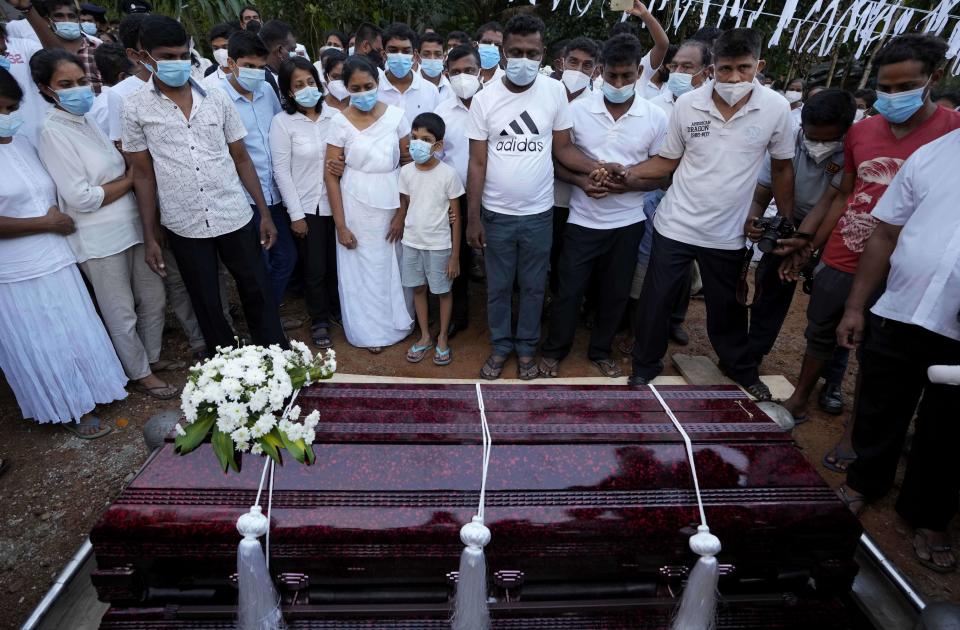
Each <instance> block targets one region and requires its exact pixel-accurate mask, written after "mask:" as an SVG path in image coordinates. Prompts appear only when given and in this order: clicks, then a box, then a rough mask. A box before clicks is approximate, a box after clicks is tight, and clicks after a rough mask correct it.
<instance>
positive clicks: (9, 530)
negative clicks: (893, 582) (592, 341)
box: [0, 283, 960, 628]
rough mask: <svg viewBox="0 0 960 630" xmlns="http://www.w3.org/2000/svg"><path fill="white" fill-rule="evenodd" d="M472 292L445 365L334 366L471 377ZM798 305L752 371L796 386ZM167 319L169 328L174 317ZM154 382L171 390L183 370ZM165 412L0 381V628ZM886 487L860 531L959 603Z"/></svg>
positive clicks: (47, 575) (15, 615)
mask: <svg viewBox="0 0 960 630" xmlns="http://www.w3.org/2000/svg"><path fill="white" fill-rule="evenodd" d="M471 289H472V293H473V295H472V296H471V297H472V305H473V307H474V308H473V312H472V317H471V323H470V328H468V329H467V330H466V331H463V332H461V333H460V334H459V335H457V337H456V338H455V339H454V340H453V341H452V342H451V347H452V348H453V352H454V360H453V363H452V364H451V365H449V366H447V367H437V366H435V365H433V363H432V362H431V361H430V360H429V359H428V360H425V361H424V362H423V363H421V364H418V365H411V364H409V363H407V361H406V360H405V359H404V354H405V352H406V349H407V347H408V346H409V345H410V343H411V342H412V341H413V339H412V338H408V339H407V340H405V341H404V342H403V343H400V344H398V345H396V346H394V347H391V348H388V349H386V350H385V351H384V352H383V353H382V354H380V355H373V354H370V353H369V352H367V351H365V350H360V349H357V348H353V347H351V346H350V345H349V344H347V342H346V340H345V339H344V336H343V331H342V330H341V329H339V328H334V329H333V331H332V332H333V339H334V344H335V347H336V349H337V351H338V353H337V361H338V368H339V370H340V371H341V372H346V373H351V374H369V375H379V376H404V377H432V378H441V377H443V378H475V377H476V376H477V371H478V370H479V369H480V366H481V365H482V363H483V361H484V359H485V358H486V356H487V354H488V351H489V345H488V338H487V333H486V326H485V325H484V322H485V317H486V315H485V312H484V309H483V304H482V303H483V302H484V300H483V290H482V285H480V284H476V283H472V287H471ZM806 307H807V297H806V296H805V295H802V294H800V293H798V295H797V299H795V300H794V303H793V307H792V309H791V312H790V315H789V317H788V318H787V321H786V324H785V325H784V327H783V331H782V332H781V334H780V338H779V339H778V341H777V344H776V346H775V347H774V349H773V352H772V353H771V354H770V356H768V357H767V360H766V362H765V363H764V365H763V367H762V373H764V374H783V375H785V376H786V377H787V378H789V379H791V380H795V378H796V375H797V373H798V372H799V368H800V361H801V359H802V356H803V349H804V338H803V330H804V327H805V326H806V318H805V313H806ZM282 312H283V314H284V315H285V316H294V317H300V318H304V319H306V313H305V312H304V310H303V306H302V301H301V300H290V304H289V305H288V306H285V307H284V308H283V311H282ZM168 321H169V322H172V321H173V318H172V317H170V318H168ZM170 326H173V324H172V323H171V324H170ZM686 327H687V330H688V331H689V333H690V345H689V346H688V347H685V348H680V347H678V346H674V345H673V344H671V347H670V350H669V352H674V351H676V352H683V353H687V354H703V355H707V356H709V357H711V358H712V359H713V360H714V361H715V360H716V355H715V354H714V353H713V350H712V348H711V346H710V343H709V341H708V339H707V335H706V324H705V319H704V306H703V302H702V301H699V300H692V302H691V305H690V311H689V314H688V318H687V323H686ZM293 336H294V337H296V338H298V339H301V340H303V341H307V342H309V330H308V327H307V326H305V327H304V328H302V329H301V330H298V331H295V332H294V333H293ZM588 337H589V332H588V331H587V330H585V329H582V328H581V329H580V330H579V331H578V334H577V339H576V343H575V345H574V348H573V352H572V353H571V355H570V357H569V358H568V359H567V360H565V361H564V362H563V363H562V364H561V376H571V377H584V376H600V374H599V372H598V371H597V369H596V368H595V367H594V366H593V365H592V364H591V363H590V362H589V361H588V360H587V359H586V345H587V339H588ZM165 339H166V344H165V347H164V352H163V356H164V358H169V359H173V358H181V359H187V358H188V352H187V347H186V342H185V339H184V337H183V335H182V333H181V332H180V331H179V329H175V328H171V329H170V330H169V331H168V334H167V336H166V337H165ZM617 358H618V359H619V360H620V362H621V367H622V368H623V370H624V372H627V373H628V372H629V369H630V362H629V360H628V358H627V357H623V356H621V355H619V353H617ZM666 363H667V364H668V367H667V368H666V370H665V372H664V373H665V374H676V371H675V370H674V369H673V368H672V366H670V365H669V364H670V362H669V360H667V361H666ZM856 369H857V366H856V362H855V360H852V361H851V366H850V370H849V371H848V375H847V379H846V383H845V391H846V397H847V408H848V409H849V407H850V405H851V403H852V401H851V395H852V392H853V374H855V373H856ZM515 375H516V364H515V361H514V360H511V361H510V362H509V363H508V364H507V366H506V369H505V371H504V376H506V377H511V378H513V377H515ZM161 376H162V377H164V378H168V379H170V380H171V382H174V383H177V384H182V383H183V382H184V379H185V377H186V372H185V371H181V372H179V373H173V374H161ZM176 406H177V404H176V403H173V404H171V402H170V401H167V402H160V401H155V400H153V399H151V398H148V397H146V396H144V395H141V394H135V393H131V394H130V395H129V396H128V397H127V398H126V400H123V401H120V402H116V403H113V404H111V405H108V406H105V407H103V408H102V409H101V410H100V416H101V417H102V418H103V420H105V421H106V422H109V423H110V424H112V425H113V426H114V427H116V429H115V431H114V432H113V433H112V434H111V435H109V436H107V437H105V438H102V439H99V440H92V441H90V440H81V439H79V438H77V437H74V436H72V435H71V434H69V433H67V432H66V431H64V430H63V429H62V428H60V427H57V426H55V425H49V424H47V425H38V424H36V423H35V422H32V421H26V420H23V419H22V418H21V416H20V413H19V409H18V407H17V404H16V400H15V399H14V397H13V394H12V392H11V391H10V389H9V388H8V387H7V385H6V383H5V382H4V381H3V380H2V379H0V457H3V458H5V459H7V460H8V461H9V462H10V469H9V470H8V471H7V472H6V473H4V474H3V475H2V476H0V497H2V501H3V504H4V509H3V511H2V512H0V611H3V612H2V613H0V628H14V627H18V626H19V625H20V623H22V622H23V620H25V619H26V617H27V615H28V614H29V613H30V611H31V610H32V609H33V607H34V606H36V604H37V603H38V602H39V601H40V599H41V598H42V597H43V594H44V593H45V592H46V591H47V589H49V587H50V585H51V584H52V582H53V580H54V578H55V577H56V575H57V573H58V572H59V571H60V569H61V568H62V567H63V565H64V564H65V563H66V562H67V561H68V560H69V558H70V557H71V555H72V554H73V553H74V552H75V551H76V549H77V547H78V546H79V545H80V544H81V543H82V542H83V539H84V537H85V536H86V535H87V532H89V530H90V529H91V527H92V526H93V524H94V523H95V522H96V520H97V518H98V517H99V516H100V514H101V513H102V512H103V510H104V509H105V508H106V507H107V506H108V505H109V504H110V502H111V501H112V500H113V499H114V498H115V497H116V496H117V494H119V492H120V490H121V488H122V487H123V485H124V483H126V482H128V481H129V480H130V479H132V478H133V475H134V474H135V472H136V471H137V470H138V468H139V467H140V466H141V464H142V463H143V461H144V460H145V459H146V456H147V450H146V448H145V446H144V442H143V437H142V429H143V425H144V423H145V422H146V421H147V419H149V418H150V417H151V415H153V414H155V413H157V412H159V411H163V410H165V409H170V408H175V407H176ZM811 410H812V411H811V414H810V415H811V419H810V421H809V422H807V423H806V424H803V425H801V426H799V427H798V428H797V429H796V430H795V431H794V436H795V438H796V440H797V442H798V444H799V445H800V447H801V448H802V449H803V451H804V454H805V455H806V456H807V458H808V459H809V460H810V462H811V464H812V465H813V466H814V468H816V469H817V470H818V471H819V472H820V473H821V474H822V475H823V477H824V478H825V479H826V480H827V481H828V482H829V483H830V484H831V485H833V486H838V485H839V484H840V483H841V482H842V481H843V477H842V476H841V475H838V474H835V473H832V472H830V471H828V470H826V469H825V468H824V467H823V465H822V463H821V459H822V458H823V455H824V454H825V453H826V452H827V451H828V450H829V449H830V448H831V447H832V446H833V444H834V443H835V441H836V440H837V438H838V437H839V436H840V433H841V430H842V426H841V423H842V421H843V419H844V418H846V417H847V415H848V414H845V415H844V416H842V417H834V416H828V415H826V414H823V413H821V412H820V411H819V410H818V409H817V408H816V404H814V405H812V407H811ZM901 469H902V466H901ZM901 475H902V470H901ZM898 483H899V477H898ZM897 490H898V488H897V489H895V490H894V492H893V493H891V496H889V497H888V498H886V499H884V500H883V501H880V502H878V503H876V504H874V505H873V506H871V507H870V508H869V509H868V510H867V511H866V513H865V514H864V515H863V523H864V525H865V527H866V528H867V530H868V531H869V532H870V534H871V535H872V536H873V537H874V538H875V539H876V540H877V542H878V544H879V545H880V547H881V548H882V549H883V551H884V552H885V553H886V554H887V555H888V557H889V558H890V559H891V560H892V561H893V562H894V563H895V564H896V565H897V566H898V567H899V568H900V569H901V571H903V573H904V574H905V575H907V577H908V578H909V579H910V580H911V581H912V582H913V584H914V585H915V587H916V588H917V589H918V590H919V591H920V592H921V593H923V595H924V596H925V597H926V598H927V599H928V600H929V601H938V600H950V601H960V573H953V574H950V575H946V576H941V575H938V574H935V573H933V572H931V571H929V570H927V569H925V568H923V567H921V566H920V565H919V564H918V563H917V562H916V561H915V560H914V554H913V549H912V546H911V543H910V530H909V528H908V527H907V526H906V525H905V524H904V523H903V521H902V520H900V518H899V517H898V516H897V515H896V513H895V512H894V510H893V503H894V500H895V498H896V492H897ZM952 535H953V540H954V541H955V543H960V519H954V523H953V527H952Z"/></svg>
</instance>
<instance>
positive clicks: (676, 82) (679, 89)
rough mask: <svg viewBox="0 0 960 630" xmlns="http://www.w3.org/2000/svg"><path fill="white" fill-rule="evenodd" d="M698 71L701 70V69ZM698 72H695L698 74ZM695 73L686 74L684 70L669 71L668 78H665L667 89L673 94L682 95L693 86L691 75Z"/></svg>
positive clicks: (693, 75)
mask: <svg viewBox="0 0 960 630" xmlns="http://www.w3.org/2000/svg"><path fill="white" fill-rule="evenodd" d="M700 72H703V70H701V71H700ZM700 72H698V73H697V74H700ZM697 74H686V73H685V72H671V73H670V78H669V79H667V89H669V90H670V92H671V93H672V94H673V95H674V96H683V95H684V94H686V93H687V92H689V91H691V90H693V89H694V87H693V77H695V76H697Z"/></svg>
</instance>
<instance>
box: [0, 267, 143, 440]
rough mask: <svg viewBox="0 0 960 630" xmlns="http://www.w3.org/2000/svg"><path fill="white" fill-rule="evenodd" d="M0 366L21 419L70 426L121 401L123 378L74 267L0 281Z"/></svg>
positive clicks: (114, 352) (107, 338) (105, 334)
mask: <svg viewBox="0 0 960 630" xmlns="http://www.w3.org/2000/svg"><path fill="white" fill-rule="evenodd" d="M0 368H2V369H3V373H4V375H5V376H6V379H7V382H8V383H10V387H11V389H13V393H14V394H15V395H16V397H17V403H18V404H19V405H20V412H21V413H22V414H23V417H24V418H33V419H34V420H36V421H38V422H40V423H47V422H55V423H59V422H73V421H74V420H78V419H79V418H81V417H82V416H83V415H84V414H86V413H89V412H90V411H93V408H94V407H95V406H96V405H97V404H101V403H109V402H113V401H115V400H122V399H124V398H126V396H127V392H126V391H125V390H124V388H123V387H124V385H126V383H127V377H126V375H125V374H124V373H123V368H122V367H121V366H120V361H119V360H118V359H117V353H116V351H114V349H113V344H111V343H110V337H108V336H107V333H106V331H105V330H104V329H103V323H102V322H101V321H100V318H99V317H97V313H96V311H95V310H94V308H93V302H91V300H90V294H89V293H88V292H87V287H86V286H85V285H84V284H83V280H82V279H81V278H80V272H79V271H78V270H77V266H76V265H69V266H67V267H64V268H63V269H60V270H59V271H54V272H53V273H50V274H47V275H45V276H40V277H39V278H33V279H31V280H22V281H20V282H7V283H0Z"/></svg>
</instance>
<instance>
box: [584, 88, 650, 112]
mask: <svg viewBox="0 0 960 630" xmlns="http://www.w3.org/2000/svg"><path fill="white" fill-rule="evenodd" d="M596 96H597V98H594V99H593V100H592V101H591V103H590V111H591V113H594V114H605V115H606V116H610V117H611V118H613V116H612V115H611V114H610V110H608V109H607V104H606V99H605V98H604V97H603V94H597V95H596ZM625 115H626V116H637V117H641V116H646V115H647V101H646V100H645V99H644V98H642V97H641V96H640V95H639V94H634V97H633V103H632V104H631V105H630V109H628V110H627V112H626V114H625Z"/></svg>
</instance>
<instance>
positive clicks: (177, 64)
mask: <svg viewBox="0 0 960 630" xmlns="http://www.w3.org/2000/svg"><path fill="white" fill-rule="evenodd" d="M156 64H157V65H156V67H154V68H151V71H152V72H153V73H154V74H155V75H156V76H157V79H159V80H160V81H161V82H162V83H164V84H165V85H169V86H170V87H180V86H182V85H184V84H186V82H187V81H189V80H190V61H189V60H187V59H171V60H166V61H157V62H156ZM144 65H146V64H144ZM147 67H149V66H147Z"/></svg>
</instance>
